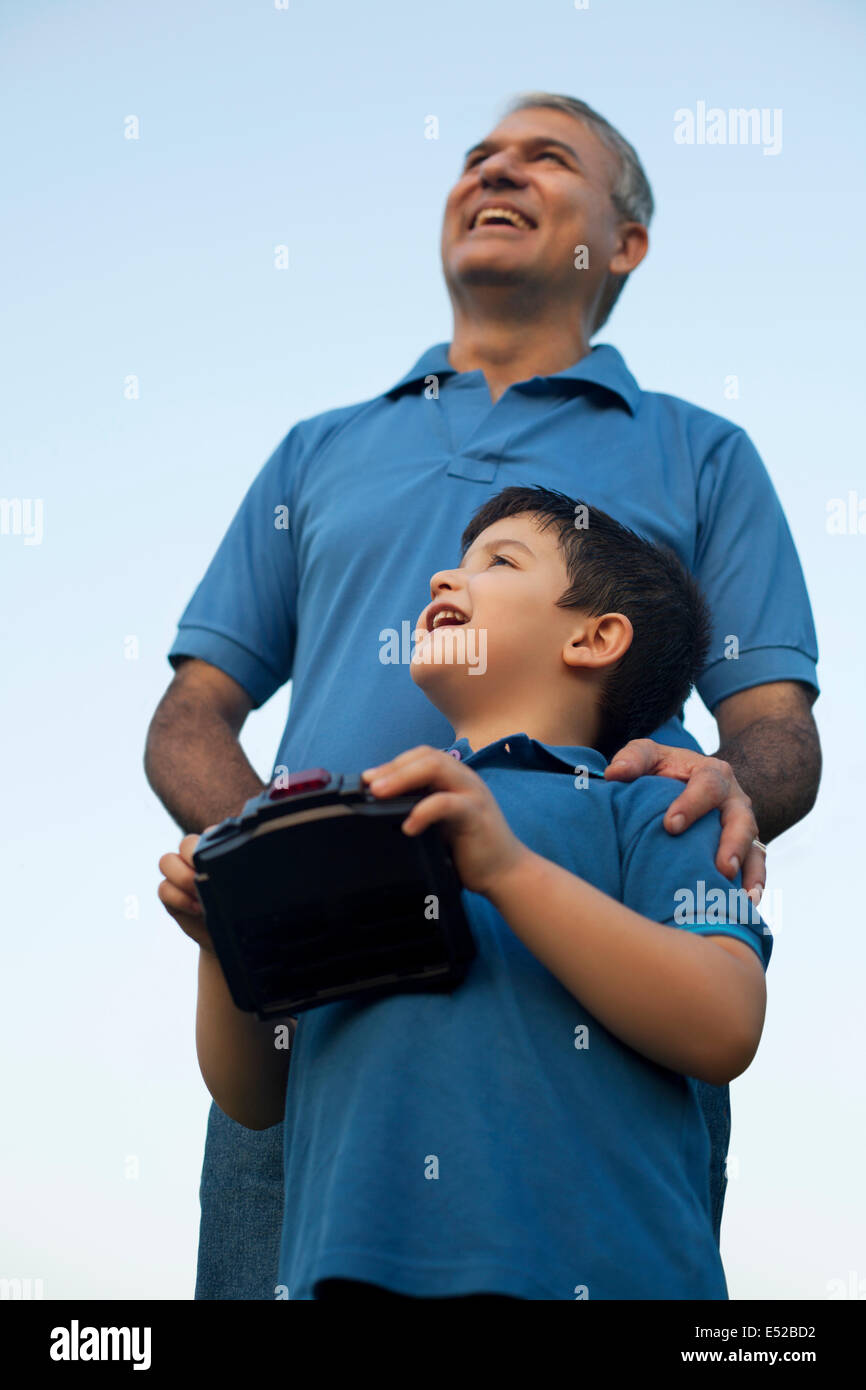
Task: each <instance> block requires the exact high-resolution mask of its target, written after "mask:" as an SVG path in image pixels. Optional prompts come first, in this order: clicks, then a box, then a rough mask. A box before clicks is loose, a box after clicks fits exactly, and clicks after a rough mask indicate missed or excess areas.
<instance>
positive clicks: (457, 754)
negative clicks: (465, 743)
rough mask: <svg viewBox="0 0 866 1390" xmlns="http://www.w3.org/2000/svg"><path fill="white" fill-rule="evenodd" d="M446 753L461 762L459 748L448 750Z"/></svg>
mask: <svg viewBox="0 0 866 1390" xmlns="http://www.w3.org/2000/svg"><path fill="white" fill-rule="evenodd" d="M448 752H449V753H450V754H451V756H452V758H457V759H458V760H460V761H462V758H461V755H460V749H459V748H449V749H448Z"/></svg>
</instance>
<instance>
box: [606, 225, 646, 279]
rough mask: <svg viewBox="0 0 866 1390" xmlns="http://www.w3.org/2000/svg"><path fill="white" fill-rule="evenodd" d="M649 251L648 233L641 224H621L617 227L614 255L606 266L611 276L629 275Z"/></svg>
mask: <svg viewBox="0 0 866 1390" xmlns="http://www.w3.org/2000/svg"><path fill="white" fill-rule="evenodd" d="M648 250H649V232H648V231H647V229H646V227H645V226H644V225H643V223H642V222H622V223H620V225H619V226H618V227H617V230H616V239H615V242H614V253H613V255H612V256H611V258H610V262H609V264H608V267H607V268H608V271H609V273H610V274H611V275H629V274H631V272H632V271H633V270H634V269H635V268H636V266H639V265H640V263H641V261H642V260H643V258H644V256H645V255H646V253H647V251H648Z"/></svg>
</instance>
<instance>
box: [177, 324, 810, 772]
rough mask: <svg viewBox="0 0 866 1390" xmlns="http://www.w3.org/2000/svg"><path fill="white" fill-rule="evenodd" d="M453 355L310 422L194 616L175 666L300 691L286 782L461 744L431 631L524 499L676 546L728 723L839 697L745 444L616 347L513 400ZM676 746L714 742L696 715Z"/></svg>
mask: <svg viewBox="0 0 866 1390" xmlns="http://www.w3.org/2000/svg"><path fill="white" fill-rule="evenodd" d="M447 350H448V344H446V343H440V344H438V345H436V346H435V347H433V348H430V349H429V350H428V351H427V352H425V353H424V354H423V355H422V356H421V357H420V358H419V360H418V362H416V364H415V366H414V367H413V368H412V369H411V370H410V371H409V372H407V373H406V375H405V376H404V377H403V378H402V379H401V380H400V381H399V382H397V383H396V384H395V385H394V386H393V387H391V388H390V389H389V390H387V391H385V392H383V393H382V394H381V395H380V396H377V397H375V398H374V399H372V400H369V401H365V402H362V403H360V404H357V405H350V406H345V407H342V408H340V409H337V410H331V411H327V412H325V413H324V414H321V415H316V416H313V417H311V418H310V419H307V420H302V421H301V422H300V423H298V424H296V425H295V426H294V427H293V428H292V429H291V430H290V431H289V433H288V434H287V435H286V436H285V438H284V439H283V441H282V442H281V443H280V444H279V446H278V447H277V449H276V450H275V451H274V453H273V454H272V455H271V457H270V459H269V460H268V461H267V462H266V463H265V465H264V466H263V467H262V469H261V470H260V472H259V473H258V476H257V477H256V478H255V480H254V481H253V483H252V485H251V486H250V488H249V490H248V492H247V494H246V496H245V498H244V500H243V502H242V503H241V505H240V507H239V509H238V511H237V514H236V515H235V517H234V519H233V521H232V522H231V524H230V526H229V528H228V530H227V532H226V535H225V537H224V539H223V541H222V543H221V545H220V546H219V549H218V550H217V552H216V554H215V556H214V559H213V561H212V562H211V564H210V566H209V568H208V570H207V572H206V574H205V576H204V578H203V579H202V581H201V583H200V584H199V586H198V588H197V589H196V591H195V593H194V595H193V597H192V599H191V600H190V602H189V604H188V605H187V607H186V609H185V611H184V613H183V616H182V618H181V621H180V628H179V632H178V635H177V638H176V640H175V642H174V645H173V646H172V648H171V651H170V653H169V659H170V660H171V661H172V662H174V661H175V660H176V659H177V658H178V657H180V656H193V657H200V658H201V659H203V660H204V661H208V662H210V663H211V664H213V665H214V666H217V667H219V668H220V669H221V670H223V671H225V672H227V673H228V674H229V675H230V676H233V677H234V679H235V680H237V681H238V682H239V684H240V685H242V686H243V687H244V688H245V689H246V691H247V692H248V693H249V695H250V697H251V699H252V701H253V703H254V705H256V706H258V705H261V704H262V703H264V701H266V700H267V699H268V698H269V697H270V696H271V695H272V694H273V693H274V692H275V691H276V690H277V689H278V688H279V687H280V686H281V685H283V684H284V683H285V682H286V681H288V680H289V679H290V678H291V679H292V703H291V710H290V714H289V719H288V722H287V725H286V729H285V733H284V735H283V738H282V741H281V744H280V747H279V750H278V752H277V756H276V759H275V766H279V767H283V766H285V767H288V768H289V769H290V770H293V769H298V768H303V767H309V766H311V765H315V764H322V763H324V764H326V765H330V766H331V767H332V768H333V769H335V770H339V771H354V770H357V769H359V768H362V767H365V766H369V765H370V764H373V763H378V762H382V761H384V760H385V759H386V758H389V757H392V756H393V755H394V754H396V753H399V752H402V751H403V750H404V749H406V748H409V747H412V746H413V745H415V744H417V743H429V744H432V745H433V746H434V747H443V746H444V745H445V744H446V743H447V741H448V740H449V739H450V737H451V732H452V731H451V729H450V727H449V725H448V723H447V721H446V720H445V718H444V717H443V716H442V715H441V714H440V713H439V711H438V710H436V709H435V708H434V706H433V705H432V704H430V702H429V701H428V700H427V699H426V697H425V696H424V694H423V693H422V692H421V690H419V689H418V687H417V686H416V685H415V684H414V682H413V681H412V679H411V677H410V674H409V669H408V662H409V658H410V655H411V632H412V631H413V630H414V625H415V620H416V618H417V616H418V614H419V612H420V611H421V609H422V608H423V607H424V606H425V604H426V603H427V602H428V601H429V597H430V589H429V584H430V576H431V575H432V574H433V573H434V572H435V571H436V570H439V569H442V568H443V567H451V566H453V565H455V564H456V563H458V561H459V541H460V535H461V532H462V530H463V528H464V527H465V526H466V524H467V522H468V521H469V519H470V517H471V515H472V513H473V512H474V511H475V510H476V509H477V508H478V507H479V506H480V505H481V504H482V503H483V502H484V501H486V500H487V499H488V498H489V497H491V496H493V495H494V494H495V493H496V492H498V491H499V490H500V489H501V488H503V487H505V486H507V485H509V484H534V483H540V484H543V485H545V486H547V487H552V488H556V489H559V490H561V491H564V492H567V493H569V494H570V495H572V496H574V497H577V498H581V499H583V500H585V501H587V502H589V503H592V504H594V505H596V506H599V507H602V508H604V509H605V510H606V511H609V512H610V513H612V515H613V516H615V517H617V518H618V519H619V520H620V521H622V522H624V523H625V524H627V525H629V526H632V527H633V528H635V529H636V530H639V531H642V532H643V533H644V534H646V535H648V536H649V537H650V538H651V539H654V540H659V541H666V542H668V543H669V544H671V545H672V546H673V548H674V549H675V550H676V551H677V553H678V554H679V555H680V556H681V558H682V559H683V560H684V561H685V563H686V564H687V565H688V566H689V568H690V569H691V570H692V571H693V572H694V573H695V574H696V576H697V578H698V579H699V581H700V582H701V584H702V585H703V587H704V590H705V592H706V594H707V597H708V599H709V603H710V607H711V610H712V613H713V615H714V633H713V638H712V650H711V653H710V657H709V660H708V663H707V667H706V669H705V671H704V673H703V675H702V677H701V680H700V681H699V682H698V690H699V692H700V694H701V696H702V697H703V699H704V701H705V702H706V703H707V704H708V706H709V707H710V708H713V707H714V706H715V705H716V704H717V703H718V702H719V701H720V700H722V699H724V698H725V697H726V696H728V695H732V694H734V693H736V692H737V691H739V690H743V689H746V688H748V687H750V686H754V685H760V684H762V683H764V682H766V681H774V680H800V681H805V682H806V683H808V684H810V685H813V686H815V687H816V688H817V682H816V679H815V662H816V659H817V648H816V643H815V632H814V627H813V623H812V616H811V612H810V607H809V600H808V597H807V593H806V588H805V584H804V581H803V576H802V573H801V569H800V565H799V562H798V559H797V554H796V551H795V548H794V545H793V542H792V539H791V535H790V532H789V530H788V527H787V524H786V522H785V518H784V515H783V513H782V509H781V507H780V504H779V501H778V498H777V496H776V494H775V492H774V490H773V486H772V483H771V481H770V479H769V476H768V475H767V472H766V470H765V468H764V466H763V464H762V462H761V460H760V458H759V457H758V454H757V453H756V451H755V449H754V446H753V445H752V443H751V442H750V440H749V438H748V436H747V435H746V434H745V433H744V432H743V430H742V429H740V428H738V427H737V426H736V425H733V424H731V422H730V421H728V420H725V419H723V418H721V417H720V416H717V415H714V414H711V413H710V412H708V411H705V410H701V409H699V408H697V407H696V406H693V405H690V404H688V402H686V401H681V400H678V399H676V398H675V397H673V396H666V395H659V394H656V393H653V392H646V391H641V389H640V388H639V386H638V385H637V383H636V381H635V379H634V377H633V376H632V375H631V373H630V372H629V371H628V368H627V367H626V365H625V363H624V361H623V359H622V357H621V356H620V354H619V353H618V352H617V351H616V349H615V348H613V347H609V346H598V347H594V348H593V349H592V351H591V352H590V353H589V354H588V355H587V356H586V357H584V358H583V359H582V360H581V361H579V362H577V363H576V364H575V365H574V366H572V367H569V368H567V369H566V370H565V371H561V372H556V373H554V374H552V375H550V376H535V377H532V378H531V379H530V380H528V381H524V382H518V383H516V384H514V385H513V386H510V387H509V388H508V390H507V391H505V393H504V394H503V395H502V396H501V397H500V399H499V400H498V401H497V402H496V404H495V405H492V404H491V400H490V394H489V391H488V388H487V385H486V382H485V380H484V376H483V373H481V372H480V371H472V372H459V373H458V372H456V371H455V370H454V368H453V367H451V365H450V363H449V362H448V356H447ZM389 634H393V636H391V637H390V638H389ZM732 639H735V642H736V647H735V646H734V642H733V641H732ZM400 647H402V650H395V649H396V648H400ZM734 650H736V652H737V655H736V659H731V656H730V653H731V652H733V651H734ZM726 652H727V653H728V655H726ZM394 657H397V658H398V659H396V660H393V659H391V658H394ZM655 737H656V738H657V739H658V740H659V741H660V742H666V743H673V744H678V745H682V746H686V747H692V748H698V746H699V745H698V744H697V743H696V742H695V740H694V739H693V738H692V737H691V736H690V735H689V734H687V733H686V732H685V730H684V729H683V727H682V725H681V723H680V722H679V720H672V721H670V723H669V724H668V725H666V726H665V728H664V729H663V730H659V731H657V732H656V734H655Z"/></svg>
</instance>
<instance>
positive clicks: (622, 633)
mask: <svg viewBox="0 0 866 1390" xmlns="http://www.w3.org/2000/svg"><path fill="white" fill-rule="evenodd" d="M633 637H634V628H633V627H632V625H631V622H630V621H629V619H628V618H627V617H626V616H625V614H624V613H602V615H601V617H600V618H588V617H586V616H583V617H581V619H580V621H579V623H578V624H577V625H576V627H575V629H574V631H573V632H572V633H571V634H570V635H569V637H568V640H567V641H566V643H565V645H564V646H563V648H562V659H563V661H564V662H565V664H566V666H582V667H585V668H587V669H589V670H593V669H596V670H598V669H602V668H603V667H605V666H613V665H614V663H615V662H617V661H619V660H620V659H621V658H622V657H624V656H625V654H626V652H627V651H628V649H629V647H630V646H631V644H632V639H633Z"/></svg>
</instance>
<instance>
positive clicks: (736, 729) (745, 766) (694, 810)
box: [605, 681, 821, 901]
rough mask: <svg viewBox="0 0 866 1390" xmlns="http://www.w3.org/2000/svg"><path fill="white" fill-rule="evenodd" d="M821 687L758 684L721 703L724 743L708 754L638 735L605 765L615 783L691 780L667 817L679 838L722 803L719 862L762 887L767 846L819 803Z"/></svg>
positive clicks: (749, 884)
mask: <svg viewBox="0 0 866 1390" xmlns="http://www.w3.org/2000/svg"><path fill="white" fill-rule="evenodd" d="M816 693H817V692H816V691H814V690H813V689H812V688H811V687H810V686H805V685H803V684H801V683H800V682H799V681H773V682H770V683H768V684H766V685H756V686H753V687H752V688H751V690H743V691H740V692H739V693H738V694H736V695H729V696H728V697H727V698H726V699H725V700H721V701H720V702H719V704H718V705H716V707H715V710H714V711H713V713H714V715H715V719H716V723H717V724H718V727H719V735H720V738H721V746H720V748H719V750H718V752H717V753H715V754H712V755H711V756H710V757H705V756H704V755H703V754H702V753H695V752H693V751H691V750H690V749H686V748H671V747H668V746H666V745H665V744H661V743H654V742H653V741H652V739H649V738H639V739H632V741H631V742H630V743H627V744H626V745H625V747H624V748H622V749H620V751H619V752H618V753H615V754H614V756H613V758H612V760H611V763H610V765H609V767H608V768H606V770H605V777H607V778H608V779H609V780H611V779H612V780H614V781H624V782H631V781H633V780H634V779H635V778H636V777H646V776H649V775H651V774H654V775H656V776H659V777H674V778H677V779H678V780H679V781H682V782H685V783H686V786H685V788H684V789H683V791H682V793H681V794H680V795H679V796H678V797H677V798H676V800H675V801H672V802H671V804H670V806H669V807H668V810H667V814H666V815H665V818H664V827H665V830H668V831H669V832H670V833H671V834H672V835H678V834H680V833H681V831H683V830H686V829H688V827H689V826H690V825H693V824H694V822H695V821H696V820H699V819H700V818H701V816H705V815H706V814H707V812H708V811H712V810H713V809H715V808H717V807H718V808H719V810H720V812H721V818H722V838H721V840H720V841H719V848H718V853H717V855H716V867H717V868H718V870H719V872H720V873H723V874H724V875H725V876H726V878H734V877H735V876H736V874H737V873H738V872H739V870H740V868H742V873H743V887H744V888H745V889H746V891H747V892H752V891H757V899H756V901H757V900H760V892H761V890H763V886H764V884H765V883H766V881H767V873H766V864H765V861H764V855H763V853H762V851H761V850H759V849H757V848H756V847H755V846H754V845H753V844H752V840H753V839H754V838H755V837H756V836H758V837H760V839H761V840H762V841H763V842H764V843H765V844H766V843H768V842H769V841H770V840H771V839H773V838H774V837H775V836H776V835H781V833H782V831H783V830H787V829H789V827H790V826H792V825H795V824H796V823H797V821H798V820H802V818H803V816H805V815H806V814H807V813H808V812H809V811H810V810H811V809H812V807H813V806H814V804H815V797H816V794H817V791H818V782H819V780H820V776H821V746H820V743H819V741H818V730H817V729H816V727H815V721H814V719H813V718H812V713H811V706H812V704H813V702H814V700H815V698H816Z"/></svg>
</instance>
